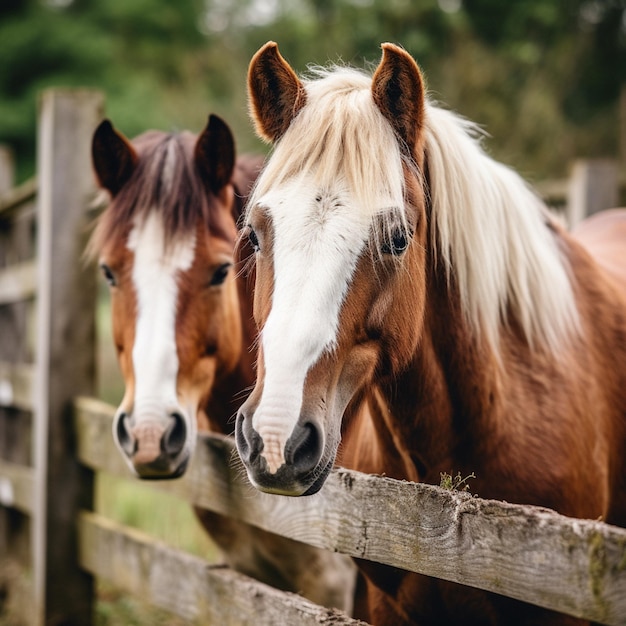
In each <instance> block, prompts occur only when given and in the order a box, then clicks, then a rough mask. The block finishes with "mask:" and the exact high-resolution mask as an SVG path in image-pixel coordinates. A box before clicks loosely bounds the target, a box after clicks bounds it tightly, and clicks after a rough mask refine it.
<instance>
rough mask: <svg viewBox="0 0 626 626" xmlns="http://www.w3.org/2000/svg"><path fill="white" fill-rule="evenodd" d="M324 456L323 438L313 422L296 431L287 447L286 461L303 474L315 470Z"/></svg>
mask: <svg viewBox="0 0 626 626" xmlns="http://www.w3.org/2000/svg"><path fill="white" fill-rule="evenodd" d="M321 454H322V437H321V435H320V432H319V429H318V428H317V427H316V426H315V424H313V423H312V422H306V423H305V424H303V425H302V426H299V425H298V426H297V427H296V428H295V429H294V432H293V434H292V436H291V437H290V438H289V441H288V442H287V445H286V446H285V460H286V461H287V462H288V463H291V464H293V465H294V467H295V468H297V470H298V471H299V472H301V473H306V472H308V471H311V470H313V469H314V468H315V467H316V466H317V464H318V462H319V460H320V456H321Z"/></svg>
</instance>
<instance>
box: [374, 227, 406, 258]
mask: <svg viewBox="0 0 626 626" xmlns="http://www.w3.org/2000/svg"><path fill="white" fill-rule="evenodd" d="M408 247H409V233H407V232H406V231H405V230H395V231H394V232H393V233H392V234H391V238H390V241H385V243H383V244H382V246H381V248H380V249H381V251H382V253H383V254H393V255H394V256H398V255H400V254H402V253H403V252H404V251H405V250H406V249H407V248H408Z"/></svg>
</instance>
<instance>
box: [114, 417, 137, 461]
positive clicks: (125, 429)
mask: <svg viewBox="0 0 626 626" xmlns="http://www.w3.org/2000/svg"><path fill="white" fill-rule="evenodd" d="M130 431H131V424H130V416H129V415H128V413H122V414H121V415H120V416H119V417H118V418H117V425H116V429H115V434H116V435H117V441H118V443H119V444H120V447H121V448H122V450H123V451H124V454H126V456H128V457H132V456H133V454H134V453H135V451H136V449H137V441H136V440H135V438H134V437H133V436H132V435H131V432H130Z"/></svg>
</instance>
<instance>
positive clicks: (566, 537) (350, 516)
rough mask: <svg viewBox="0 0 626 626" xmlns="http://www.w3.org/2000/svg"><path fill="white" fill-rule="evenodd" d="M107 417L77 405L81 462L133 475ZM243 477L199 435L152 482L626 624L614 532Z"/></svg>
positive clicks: (421, 497)
mask: <svg viewBox="0 0 626 626" xmlns="http://www.w3.org/2000/svg"><path fill="white" fill-rule="evenodd" d="M113 413H114V410H113V407H109V406H107V405H104V404H103V403H100V402H93V401H92V400H90V399H79V400H78V401H77V403H76V429H77V432H78V433H79V437H78V454H79V458H80V459H81V461H82V462H83V463H85V464H87V465H88V466H89V467H91V469H93V470H94V471H106V472H109V473H113V474H116V475H119V476H128V475H129V471H128V470H127V469H126V466H125V465H124V464H123V462H122V460H121V457H120V455H119V453H117V450H116V448H115V445H114V443H113V441H112V438H111V437H110V436H109V435H110V432H111V425H112V419H113ZM242 476H243V473H242V469H241V467H240V465H239V464H238V463H237V457H236V452H235V448H234V445H233V442H232V440H231V439H230V438H227V437H201V438H200V441H199V446H198V448H197V450H196V453H195V456H194V460H193V463H192V465H191V467H190V469H189V470H188V472H187V474H186V476H185V477H184V478H183V479H182V480H180V481H176V483H172V482H161V483H151V485H152V486H154V488H156V489H160V490H165V491H169V492H172V491H174V492H175V493H177V494H178V495H179V496H182V497H184V498H185V499H186V500H188V501H190V502H192V503H193V504H196V505H198V506H201V507H203V508H207V509H211V510H214V511H216V512H218V513H222V514H224V515H227V516H230V517H234V518H236V519H239V520H241V521H244V522H247V523H249V524H252V525H254V526H259V527H261V528H263V529H265V530H269V531H272V532H274V533H277V534H280V535H284V536H286V537H289V538H291V539H296V540H298V541H303V542H305V543H310V544H312V545H315V546H317V547H320V548H326V549H329V550H333V551H337V552H342V553H344V554H349V555H350V556H354V557H359V558H363V559H368V560H372V561H377V562H380V563H385V564H387V565H392V566H395V567H400V568H402V569H406V570H410V571H415V572H420V573H422V574H427V575H429V576H435V577H437V578H444V579H446V580H450V581H454V582H458V583H462V584H465V585H471V586H473V587H479V588H481V589H486V590H489V591H495V592H497V593H500V594H503V595H507V596H510V597H513V598H517V599H519V600H524V601H527V602H532V603H533V604H537V605H539V606H543V607H546V608H550V609H554V610H557V611H561V612H566V613H569V614H571V615H576V616H579V617H586V618H589V619H593V620H595V621H599V622H602V623H607V624H624V623H626V530H623V529H621V528H616V527H613V526H609V525H607V524H603V523H601V522H597V521H590V520H578V519H572V518H568V517H564V516H562V515H558V514H556V513H555V512H553V511H550V510H548V509H543V508H539V507H532V506H519V505H512V504H507V503H505V502H495V501H490V500H482V499H480V498H475V497H472V496H471V495H469V494H465V493H460V492H457V491H448V490H443V489H440V488H438V487H433V486H431V485H424V484H419V483H410V482H402V481H397V480H393V479H390V478H383V477H375V476H369V475H366V474H360V473H359V472H352V471H349V470H343V469H342V470H336V471H334V472H333V473H332V475H331V477H330V478H329V480H328V482H327V484H326V485H325V487H324V489H322V490H321V491H320V492H319V493H318V494H316V495H313V496H309V497H306V498H289V497H284V496H270V495H266V494H262V493H259V492H257V491H256V490H254V489H252V488H251V487H250V485H249V484H248V483H247V481H246V480H245V479H243V478H242ZM82 558H85V555H84V554H83V555H82Z"/></svg>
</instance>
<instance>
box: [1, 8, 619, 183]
mask: <svg viewBox="0 0 626 626" xmlns="http://www.w3.org/2000/svg"><path fill="white" fill-rule="evenodd" d="M625 15H626V0H508V1H506V2H504V1H502V0H179V1H177V2H171V0H2V2H1V3H0V142H4V143H8V144H10V145H11V146H12V147H13V149H14V151H15V154H16V156H17V159H18V177H19V179H20V180H22V179H24V178H25V177H27V176H29V175H31V174H32V173H33V171H34V164H33V163H34V151H35V119H36V105H37V94H38V92H39V91H40V90H41V89H43V88H45V87H49V86H84V87H96V88H100V89H102V90H104V92H105V93H106V97H107V115H108V116H109V117H110V118H111V119H112V120H113V122H114V124H115V125H116V126H117V127H118V128H119V129H120V130H122V131H123V132H124V133H126V134H127V135H129V136H134V135H136V134H138V133H140V132H142V131H143V130H146V129H147V128H161V129H166V130H168V129H182V128H190V129H192V130H195V131H199V130H200V129H201V127H202V126H203V124H204V122H205V120H206V117H207V115H208V113H209V112H215V113H218V114H221V115H222V116H223V117H224V118H225V119H226V120H227V121H228V122H229V123H230V124H231V126H232V127H233V129H234V131H235V134H236V137H237V140H238V144H239V146H240V149H241V150H251V149H257V150H258V149H261V144H260V143H258V142H257V141H256V140H255V138H254V136H253V132H252V128H251V126H250V124H249V121H248V119H247V111H246V101H245V77H246V69H247V64H248V61H249V59H250V57H251V56H252V54H253V53H254V52H255V51H256V49H257V48H258V47H259V46H260V45H262V44H263V43H265V41H267V40H268V39H273V40H275V41H277V42H278V43H279V45H280V48H281V52H282V53H283V55H284V56H285V57H286V58H287V59H288V60H289V61H290V62H291V63H292V65H293V66H294V67H295V68H296V70H298V71H305V70H306V67H307V64H310V63H315V64H326V63H328V62H329V61H333V62H337V61H340V62H346V63H350V64H354V65H356V66H359V67H365V66H367V65H368V64H372V63H375V62H376V61H377V60H378V58H379V56H380V47H379V46H380V43H381V42H383V41H393V42H396V43H399V44H401V45H403V46H404V47H405V48H406V49H407V50H408V51H409V52H410V53H411V54H412V55H413V56H414V57H415V58H416V59H417V60H418V62H419V63H420V65H421V66H422V68H423V69H424V71H425V72H426V76H427V79H428V85H429V87H430V90H431V94H432V96H433V97H434V98H436V99H437V100H438V101H440V102H441V103H443V104H445V105H447V106H449V107H451V108H453V109H455V110H457V111H459V112H460V113H462V114H464V115H466V116H467V117H469V118H471V119H474V120H475V121H477V122H479V123H480V124H482V125H483V126H484V127H485V128H486V130H487V131H488V132H489V134H490V135H491V136H492V137H493V139H491V140H490V141H489V142H488V145H489V148H490V149H491V150H492V152H493V153H494V154H495V156H497V157H498V158H501V159H502V160H504V161H505V162H508V163H510V164H512V165H514V166H516V167H518V168H519V169H521V170H522V173H523V174H525V175H527V176H530V177H531V178H534V179H542V178H546V177H548V176H555V175H561V174H564V173H566V170H567V165H568V163H569V162H570V161H571V159H572V158H575V157H576V156H607V155H608V156H610V155H615V154H617V151H618V145H617V144H618V132H617V129H618V119H617V110H618V107H617V102H618V99H619V92H620V88H621V86H622V85H623V84H625V83H626V17H625Z"/></svg>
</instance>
